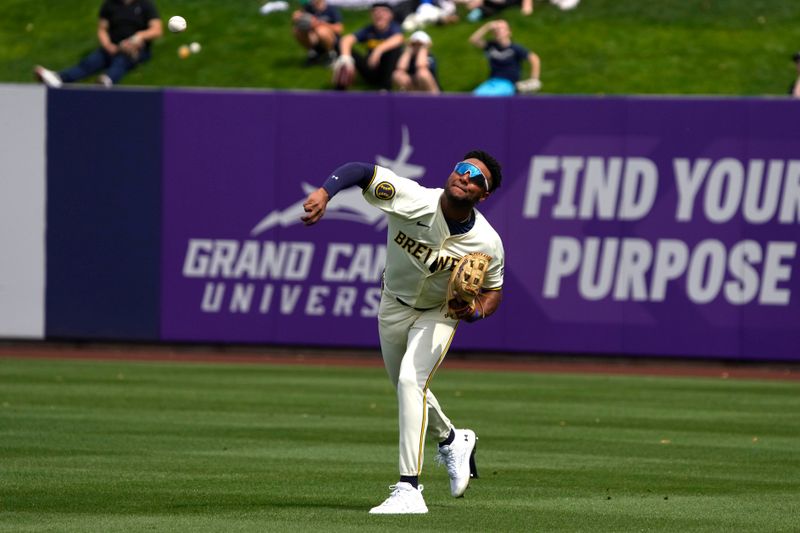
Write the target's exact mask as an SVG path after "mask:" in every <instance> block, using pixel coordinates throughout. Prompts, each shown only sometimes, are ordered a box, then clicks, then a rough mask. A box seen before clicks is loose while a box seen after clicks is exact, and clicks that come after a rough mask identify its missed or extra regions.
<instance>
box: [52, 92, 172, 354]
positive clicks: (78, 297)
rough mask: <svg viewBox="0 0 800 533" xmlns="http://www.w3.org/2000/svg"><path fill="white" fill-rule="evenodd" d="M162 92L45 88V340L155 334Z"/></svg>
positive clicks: (150, 336)
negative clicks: (46, 111) (46, 91)
mask: <svg viewBox="0 0 800 533" xmlns="http://www.w3.org/2000/svg"><path fill="white" fill-rule="evenodd" d="M162 97H163V94H162V92H161V91H148V92H139V91H124V90H122V91H120V90H115V91H102V90H97V91H94V90H88V91H87V90H58V91H49V92H48V101H47V106H48V115H47V116H48V120H47V261H48V264H47V306H46V308H47V312H46V335H47V337H48V338H71V337H76V338H81V339H114V340H126V339H127V340H142V341H157V340H158V339H159V337H160V326H159V324H160V312H159V306H160V300H159V294H160V281H159V280H160V272H159V270H160V263H161V251H160V247H161V243H160V233H161V160H162V133H161V132H162V101H163V98H162Z"/></svg>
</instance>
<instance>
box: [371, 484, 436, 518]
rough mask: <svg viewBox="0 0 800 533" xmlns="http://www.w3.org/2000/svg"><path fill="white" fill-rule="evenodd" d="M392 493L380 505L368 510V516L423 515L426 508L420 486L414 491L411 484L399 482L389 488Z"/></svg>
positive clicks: (426, 510)
mask: <svg viewBox="0 0 800 533" xmlns="http://www.w3.org/2000/svg"><path fill="white" fill-rule="evenodd" d="M389 488H390V489H392V493H391V494H390V495H389V497H388V498H386V501H384V502H383V503H382V504H380V505H378V506H377V507H373V508H372V509H370V510H369V514H425V513H427V512H428V506H427V505H425V499H424V498H423V497H422V485H420V486H419V488H418V489H415V488H414V487H413V486H412V485H411V483H406V482H404V481H400V482H399V483H397V485H392V486H391V487H389Z"/></svg>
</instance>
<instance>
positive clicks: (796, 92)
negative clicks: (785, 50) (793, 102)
mask: <svg viewBox="0 0 800 533" xmlns="http://www.w3.org/2000/svg"><path fill="white" fill-rule="evenodd" d="M792 60H793V61H794V65H795V67H796V68H797V79H796V80H795V82H794V84H792V87H791V89H790V90H789V93H790V94H791V95H792V96H794V97H795V98H800V52H795V54H794V55H793V56H792Z"/></svg>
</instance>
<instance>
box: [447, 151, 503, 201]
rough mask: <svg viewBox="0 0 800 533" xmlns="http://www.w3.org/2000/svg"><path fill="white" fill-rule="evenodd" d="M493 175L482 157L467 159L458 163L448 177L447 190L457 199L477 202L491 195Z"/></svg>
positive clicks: (448, 193) (450, 195)
mask: <svg viewBox="0 0 800 533" xmlns="http://www.w3.org/2000/svg"><path fill="white" fill-rule="evenodd" d="M491 187H492V176H491V174H490V173H489V170H488V169H487V168H486V165H484V164H483V161H481V160H480V159H474V158H470V159H466V160H464V161H460V162H459V163H457V164H456V167H455V168H454V169H453V172H451V173H450V176H449V177H448V178H447V185H446V187H445V192H446V193H447V195H448V196H449V197H450V198H451V199H453V200H457V201H461V202H463V201H468V202H472V203H473V204H476V203H478V202H482V201H483V200H485V199H486V198H487V197H488V196H489V194H490V193H489V189H491Z"/></svg>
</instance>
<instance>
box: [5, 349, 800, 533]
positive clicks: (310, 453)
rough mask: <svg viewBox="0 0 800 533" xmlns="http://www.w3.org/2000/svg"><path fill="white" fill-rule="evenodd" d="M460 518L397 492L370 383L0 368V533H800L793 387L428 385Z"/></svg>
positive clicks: (388, 432)
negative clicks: (453, 454)
mask: <svg viewBox="0 0 800 533" xmlns="http://www.w3.org/2000/svg"><path fill="white" fill-rule="evenodd" d="M434 390H435V391H436V392H437V396H438V397H439V399H440V401H441V402H442V403H443V404H444V405H445V406H446V409H447V410H448V413H449V414H450V416H451V417H452V418H453V419H454V422H457V423H459V424H468V425H469V426H470V427H472V428H474V429H475V430H476V432H477V433H478V436H479V438H480V441H479V448H478V456H477V458H478V467H479V469H480V472H481V474H482V475H481V478H480V479H478V480H475V481H473V483H472V486H471V487H470V489H469V490H468V491H467V495H466V497H465V498H463V499H459V500H455V499H453V498H451V497H450V496H449V489H448V481H447V478H446V474H445V472H444V470H443V469H441V468H436V467H435V466H434V465H433V461H432V456H433V451H434V449H433V448H434V446H433V444H432V443H429V445H428V449H427V453H426V469H425V471H424V473H423V478H422V482H423V483H424V484H425V486H426V489H425V492H424V494H425V496H426V500H427V503H428V507H429V508H430V513H429V514H428V515H425V516H411V517H409V516H405V517H375V516H370V515H368V514H367V510H368V509H369V508H370V507H371V506H373V505H376V504H377V503H380V501H381V500H383V498H384V497H385V496H387V495H388V485H389V484H390V483H392V482H394V481H395V480H396V464H397V459H396V440H397V436H396V424H397V422H396V407H395V397H394V393H393V391H392V390H391V387H390V386H389V384H388V380H387V379H386V377H385V375H384V373H383V371H382V370H381V369H377V368H371V369H348V368H336V367H300V366H273V365H245V364H239V365H232V364H192V363H150V362H148V363H144V362H121V361H120V362H116V361H105V362H92V361H72V360H57V361H48V360H17V359H0V530H2V531H15V532H19V531H48V530H49V531H104V532H105V531H143V530H156V531H437V532H441V531H593V532H598V531H681V532H685V531H713V532H718V531H770V532H777V531H787V532H788V531H797V527H798V524H800V511H799V510H798V501H799V499H800V418H798V416H797V413H798V412H800V387H798V384H797V383H791V382H778V381H771V382H767V381H747V380H724V379H700V378H689V379H687V378H682V379H677V378H655V377H610V376H601V375H558V374H547V375H537V374H527V373H507V372H497V373H487V372H470V371H463V370H448V369H447V368H446V364H445V367H444V368H443V369H441V370H440V372H439V374H438V375H437V377H436V380H435V382H434Z"/></svg>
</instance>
